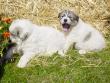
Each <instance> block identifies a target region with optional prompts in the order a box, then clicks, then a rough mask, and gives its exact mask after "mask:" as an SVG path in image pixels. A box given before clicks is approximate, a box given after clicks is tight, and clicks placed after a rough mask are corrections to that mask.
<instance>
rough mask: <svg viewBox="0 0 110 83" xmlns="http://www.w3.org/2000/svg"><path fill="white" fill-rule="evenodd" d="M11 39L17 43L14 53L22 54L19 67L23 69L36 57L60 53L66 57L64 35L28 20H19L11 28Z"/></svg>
mask: <svg viewBox="0 0 110 83" xmlns="http://www.w3.org/2000/svg"><path fill="white" fill-rule="evenodd" d="M9 31H10V33H11V36H10V39H11V41H12V42H13V43H16V44H17V45H16V47H14V49H13V50H14V52H17V53H20V54H22V56H21V58H20V60H19V62H18V64H17V66H18V67H20V68H23V67H25V66H26V64H27V63H28V62H29V61H30V59H32V58H33V57H34V56H40V55H42V54H43V55H52V54H53V53H55V52H58V54H60V55H61V56H64V53H63V48H64V44H65V37H64V34H63V33H61V32H59V31H58V30H56V29H55V28H53V27H49V26H38V25H35V24H33V23H32V22H30V21H29V20H26V19H18V20H15V21H13V22H12V24H11V26H10V27H9Z"/></svg>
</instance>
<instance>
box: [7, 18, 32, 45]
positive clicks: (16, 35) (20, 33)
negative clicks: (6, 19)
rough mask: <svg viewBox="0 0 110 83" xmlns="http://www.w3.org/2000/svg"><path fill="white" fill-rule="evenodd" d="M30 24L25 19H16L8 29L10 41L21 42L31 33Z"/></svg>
mask: <svg viewBox="0 0 110 83" xmlns="http://www.w3.org/2000/svg"><path fill="white" fill-rule="evenodd" d="M32 29H33V28H32V23H31V22H30V21H29V20H27V19H17V20H14V21H13V22H12V24H11V25H10V27H9V31H10V33H11V35H10V39H11V41H12V42H14V43H19V42H22V41H23V40H24V39H25V37H27V35H29V34H31V32H32Z"/></svg>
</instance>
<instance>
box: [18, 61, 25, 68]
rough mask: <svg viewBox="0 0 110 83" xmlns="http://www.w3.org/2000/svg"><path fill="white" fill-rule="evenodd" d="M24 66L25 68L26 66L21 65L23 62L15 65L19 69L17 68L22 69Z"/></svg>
mask: <svg viewBox="0 0 110 83" xmlns="http://www.w3.org/2000/svg"><path fill="white" fill-rule="evenodd" d="M25 66H26V64H25V63H23V62H19V63H18V64H17V67H19V68H24V67H25Z"/></svg>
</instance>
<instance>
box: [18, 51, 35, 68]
mask: <svg viewBox="0 0 110 83" xmlns="http://www.w3.org/2000/svg"><path fill="white" fill-rule="evenodd" d="M34 56H35V53H32V52H26V53H24V54H23V56H22V57H21V58H20V60H19V62H18V64H17V67H19V68H24V67H25V66H26V65H27V63H28V62H29V61H30V60H31V59H32V58H33V57H34Z"/></svg>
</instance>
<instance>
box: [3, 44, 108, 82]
mask: <svg viewBox="0 0 110 83" xmlns="http://www.w3.org/2000/svg"><path fill="white" fill-rule="evenodd" d="M19 58H20V57H18V58H17V60H16V61H15V63H9V64H7V65H5V67H4V69H5V72H4V75H3V77H2V79H1V83H110V42H108V45H107V48H106V49H104V50H103V51H100V52H93V53H88V54H86V55H84V56H81V55H79V54H78V53H77V51H76V50H71V49H70V50H69V51H68V53H67V56H66V57H60V56H59V55H57V54H54V55H53V56H52V57H38V58H35V59H33V60H32V61H31V62H30V63H29V64H28V65H27V67H26V68H23V69H20V68H17V67H16V64H17V62H18V60H19Z"/></svg>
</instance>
